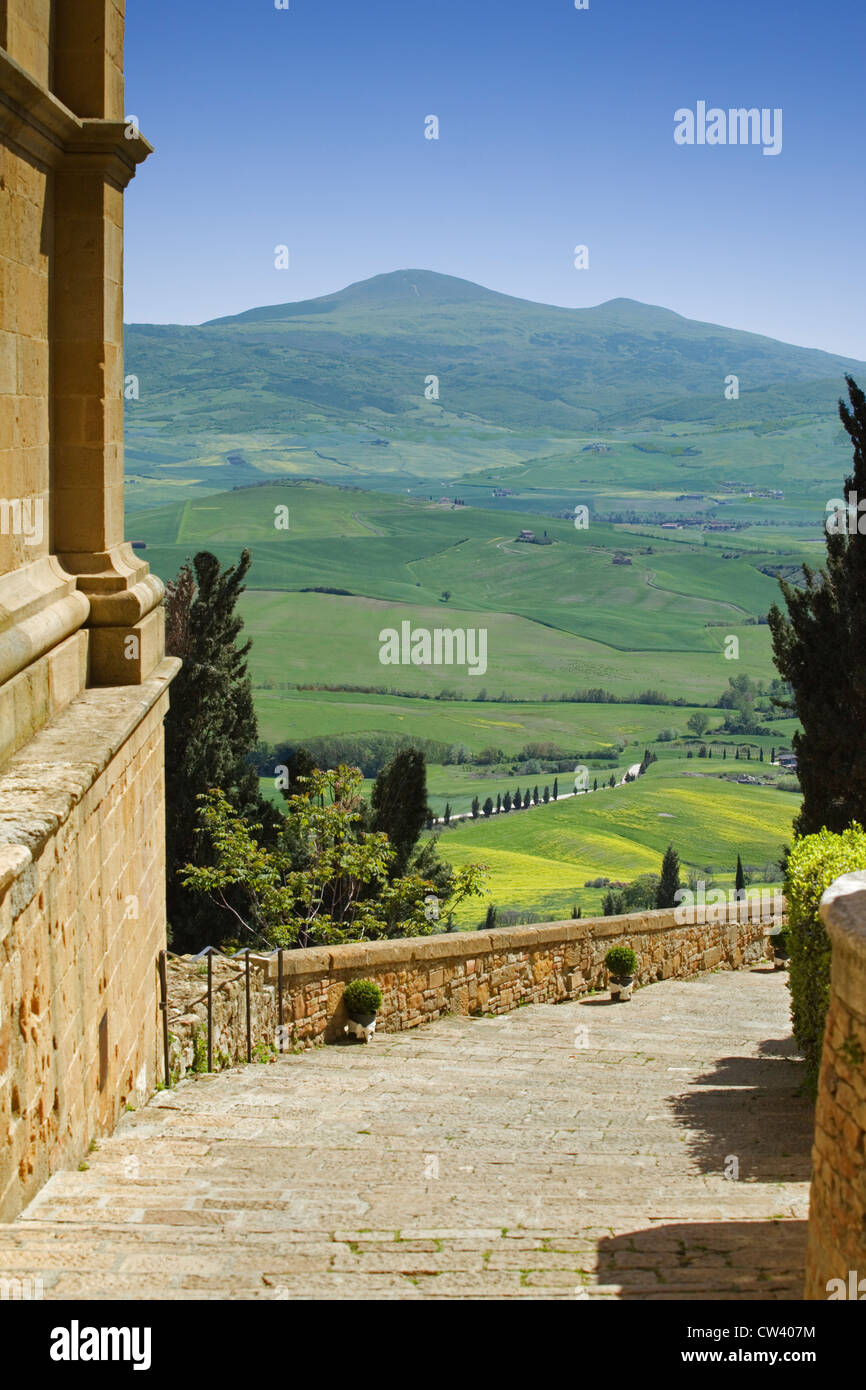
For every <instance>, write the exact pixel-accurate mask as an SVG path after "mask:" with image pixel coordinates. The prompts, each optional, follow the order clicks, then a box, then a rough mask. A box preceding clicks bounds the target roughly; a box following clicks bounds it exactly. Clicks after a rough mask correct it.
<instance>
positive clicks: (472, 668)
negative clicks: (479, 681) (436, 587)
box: [379, 621, 487, 676]
mask: <svg viewBox="0 0 866 1390" xmlns="http://www.w3.org/2000/svg"><path fill="white" fill-rule="evenodd" d="M379 660H380V662H381V663H382V665H383V666H465V667H466V668H467V673H468V674H469V675H470V676H483V675H484V673H485V671H486V670H487V628H486V627H479V628H474V627H468V628H448V627H436V628H433V629H432V630H431V629H430V628H428V627H416V628H413V626H412V624H411V623H410V622H408V621H404V622H402V623H401V624H400V631H399V632H398V631H397V629H396V628H395V627H385V628H383V629H382V631H381V632H380V633H379Z"/></svg>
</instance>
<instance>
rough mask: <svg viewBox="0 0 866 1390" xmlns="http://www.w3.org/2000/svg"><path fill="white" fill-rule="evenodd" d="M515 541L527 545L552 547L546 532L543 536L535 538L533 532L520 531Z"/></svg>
mask: <svg viewBox="0 0 866 1390" xmlns="http://www.w3.org/2000/svg"><path fill="white" fill-rule="evenodd" d="M517 539H518V540H519V541H524V542H525V543H526V544H527V545H553V541H552V540H551V539H550V537H549V536H548V534H547V532H546V531H545V533H544V535H543V536H536V534H535V532H534V531H521V533H520V535H519V536H518V537H517Z"/></svg>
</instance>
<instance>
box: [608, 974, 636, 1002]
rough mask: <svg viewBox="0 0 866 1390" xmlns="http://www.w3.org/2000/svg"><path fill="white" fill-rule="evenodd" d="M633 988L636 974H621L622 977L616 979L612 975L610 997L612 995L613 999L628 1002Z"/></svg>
mask: <svg viewBox="0 0 866 1390" xmlns="http://www.w3.org/2000/svg"><path fill="white" fill-rule="evenodd" d="M633 989H634V975H628V976H620V978H619V979H618V980H615V979H614V978H613V976H611V980H610V997H611V999H616V1000H619V1002H620V1003H621V1004H625V1003H627V1002H628V1000H629V999H631V992H632V990H633Z"/></svg>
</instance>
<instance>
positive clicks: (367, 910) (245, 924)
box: [183, 766, 484, 947]
mask: <svg viewBox="0 0 866 1390" xmlns="http://www.w3.org/2000/svg"><path fill="white" fill-rule="evenodd" d="M361 783H362V778H361V774H360V772H359V770H358V769H357V768H348V767H346V766H341V767H339V768H337V769H335V770H331V771H328V772H314V773H313V775H312V777H311V778H310V779H309V782H308V784H307V787H306V789H305V790H304V791H303V792H301V793H299V794H298V795H296V796H292V797H290V798H289V800H288V802H287V811H286V814H285V816H284V817H282V818H281V819H282V825H281V828H280V834H279V836H278V837H277V842H276V845H275V846H274V847H269V846H265V845H263V844H262V843H260V842H259V841H258V840H257V839H256V837H255V834H254V831H255V830H257V829H258V827H257V826H255V825H251V824H249V823H248V822H247V821H246V820H244V819H243V818H242V817H241V816H239V815H238V814H237V813H236V812H235V810H234V808H233V807H232V805H231V804H230V802H229V801H228V799H227V798H226V796H225V794H224V793H223V792H222V791H220V790H218V789H214V790H212V791H210V792H208V793H206V794H204V795H203V796H200V797H199V801H200V819H201V823H202V826H203V828H204V830H205V833H206V834H207V836H208V838H209V840H210V842H211V844H212V846H213V849H214V863H213V864H212V865H211V864H208V865H200V864H187V865H185V866H184V871H183V880H184V884H185V886H186V887H187V888H188V889H189V890H190V891H192V892H196V893H200V894H203V895H204V896H206V897H207V899H208V900H209V901H210V902H211V903H212V904H214V905H216V906H219V907H220V908H222V909H223V910H225V911H227V912H229V913H231V915H232V917H233V918H234V920H235V923H236V925H239V926H240V927H241V928H242V929H243V930H244V931H245V932H248V933H250V934H252V935H254V936H257V937H259V938H260V939H263V940H264V941H265V942H267V943H268V944H269V945H271V946H288V947H295V946H309V945H317V944H332V943H338V942H343V941H365V940H368V941H369V940H376V939H379V938H387V937H395V936H407V935H409V936H416V935H420V934H429V933H430V932H431V931H436V930H439V929H440V927H441V920H440V922H439V923H431V922H428V921H427V918H426V915H425V907H426V901H425V900H426V898H427V896H428V895H429V894H430V893H431V892H433V891H435V889H436V884H435V883H434V881H433V880H431V879H427V878H422V877H421V876H420V875H418V874H410V875H408V876H406V877H402V878H399V877H392V876H391V874H390V868H391V863H392V860H393V858H394V854H395V851H394V849H393V847H392V846H391V844H390V842H389V840H388V836H387V835H386V834H384V833H383V832H381V831H369V832H365V831H364V830H363V829H362V828H361V822H362V819H363V816H362V811H361V805H362V802H361V797H360V787H361ZM425 849H426V846H425ZM483 880H484V871H483V870H482V869H480V868H479V867H478V866H476V865H471V866H469V868H468V869H466V870H462V869H461V870H458V871H457V873H456V874H455V875H454V878H453V889H452V892H451V894H450V896H449V897H448V898H447V900H446V901H445V903H444V904H442V906H444V907H445V908H446V913H447V917H448V918H449V919H453V912H454V910H455V908H456V907H457V906H458V905H459V903H461V902H462V901H463V900H464V899H465V898H467V897H469V896H472V895H475V894H478V893H480V892H481V885H482V883H483ZM236 895H239V896H240V898H241V900H242V904H243V906H242V908H240V909H239V908H237V907H235V905H234V903H235V897H236Z"/></svg>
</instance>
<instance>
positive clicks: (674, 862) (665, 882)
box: [656, 845, 680, 908]
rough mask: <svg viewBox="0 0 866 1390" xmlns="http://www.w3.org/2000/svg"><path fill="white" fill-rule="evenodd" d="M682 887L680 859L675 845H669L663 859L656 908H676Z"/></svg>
mask: <svg viewBox="0 0 866 1390" xmlns="http://www.w3.org/2000/svg"><path fill="white" fill-rule="evenodd" d="M679 886H680V857H679V855H678V854H677V852H676V850H675V849H674V847H673V845H668V847H667V849H666V850H665V853H664V858H663V859H662V872H661V879H660V880H659V886H658V891H657V893H656V907H668V908H670V907H676V905H677V899H676V894H677V891H678V889H679Z"/></svg>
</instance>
